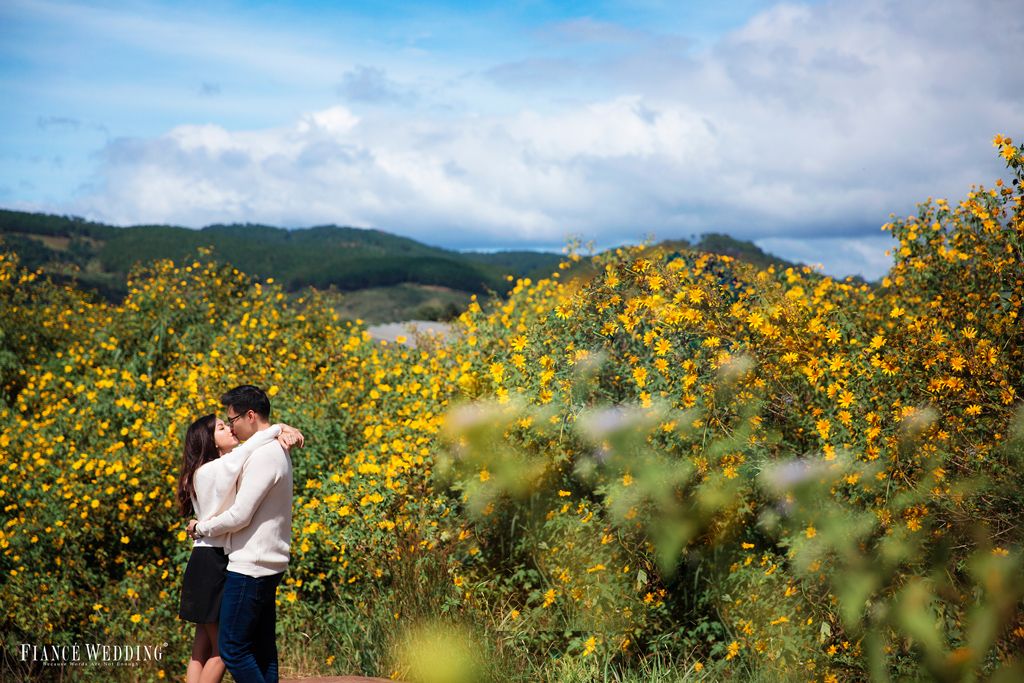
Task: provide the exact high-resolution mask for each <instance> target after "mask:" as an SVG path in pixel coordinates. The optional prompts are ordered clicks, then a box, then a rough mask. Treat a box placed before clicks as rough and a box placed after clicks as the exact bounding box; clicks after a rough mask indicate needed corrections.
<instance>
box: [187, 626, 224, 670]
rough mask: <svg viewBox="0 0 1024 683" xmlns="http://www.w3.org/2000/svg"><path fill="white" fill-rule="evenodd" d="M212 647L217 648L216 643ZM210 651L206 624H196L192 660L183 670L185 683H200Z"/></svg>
mask: <svg viewBox="0 0 1024 683" xmlns="http://www.w3.org/2000/svg"><path fill="white" fill-rule="evenodd" d="M212 647H213V648H216V647H217V641H213V643H212ZM211 651H212V649H211V643H210V634H209V633H208V632H207V629H206V624H196V637H195V639H194V640H193V641H192V659H191V661H189V663H188V669H186V670H185V683H200V678H201V676H202V674H203V667H204V665H205V664H206V662H207V660H208V659H210V653H211ZM218 659H219V658H218Z"/></svg>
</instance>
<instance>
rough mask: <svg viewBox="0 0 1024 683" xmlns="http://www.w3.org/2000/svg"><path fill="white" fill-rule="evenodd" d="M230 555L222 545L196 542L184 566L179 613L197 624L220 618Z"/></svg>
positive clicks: (208, 622)
mask: <svg viewBox="0 0 1024 683" xmlns="http://www.w3.org/2000/svg"><path fill="white" fill-rule="evenodd" d="M227 571H228V556H227V555H226V554H225V553H224V549H223V548H211V547H208V546H196V547H194V548H192V555H191V556H190V557H189V558H188V566H187V567H185V577H184V578H183V579H182V582H181V605H180V606H179V607H178V616H179V617H181V618H182V619H184V620H185V621H191V622H194V623H196V624H212V623H217V622H219V621H220V600H221V598H222V597H223V596H224V578H225V577H226V576H227Z"/></svg>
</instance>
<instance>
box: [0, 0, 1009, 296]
mask: <svg viewBox="0 0 1024 683" xmlns="http://www.w3.org/2000/svg"><path fill="white" fill-rule="evenodd" d="M1022 14H1024V13H1021V12H1020V11H1019V4H1018V2H1017V0H994V1H982V2H975V1H970V2H968V1H956V2H952V1H950V0H934V1H930V2H923V1H918V0H856V1H854V0H832V1H830V2H788V3H774V2H764V1H760V0H757V1H755V0H751V1H747V2H733V3H707V2H661V1H659V0H649V1H646V2H645V1H639V2H626V1H620V2H574V3H552V2H519V3H500V4H499V3H472V2H461V3H454V2H449V3H436V2H435V3H424V2H416V3H412V2H408V3H400V2H375V3H358V4H356V3H345V4H336V3H314V2H297V1H295V2H249V3H229V2H217V1H216V0H214V1H211V2H202V3H199V2H175V3H170V2H166V3H163V2H152V1H149V0H138V1H136V2H64V1H61V0H51V1H47V2H40V1H37V0H5V2H4V3H2V4H0V87H2V88H3V92H4V97H3V104H2V105H0V206H3V207H6V208H16V209H23V210H30V211H46V212H51V213H61V214H64V213H67V214H73V215H81V216H85V217H87V218H91V219H94V220H100V221H104V222H108V223H112V224H116V225H133V224H147V223H170V224H175V225H185V226H189V227H202V226H204V225H208V224H211V223H215V222H245V221H251V222H262V223H267V224H271V225H280V226H285V227H306V226H311V225H318V224H328V223H334V224H339V225H355V226H361V227H376V228H380V229H382V230H386V231H389V232H393V233H397V234H402V235H407V236H410V237H413V238H416V239H420V240H422V241H425V242H428V243H431V244H439V245H442V246H446V247H450V248H481V249H496V248H524V247H525V248H546V249H552V248H558V247H559V246H560V245H561V244H563V243H564V240H565V235H566V234H567V233H581V234H583V235H584V237H585V238H586V239H592V240H594V241H595V243H596V244H597V245H598V246H601V247H605V246H613V245H616V244H621V243H623V242H629V241H637V240H638V239H639V238H640V237H642V236H644V235H648V234H653V235H654V236H655V237H656V238H657V239H664V238H678V237H689V236H691V235H698V234H700V233H703V232H725V233H728V234H730V235H733V236H734V237H737V238H740V239H750V240H754V241H755V242H757V243H758V244H759V245H761V246H762V247H763V248H765V249H768V250H770V251H772V252H774V253H777V254H779V255H782V256H785V257H787V258H792V259H795V260H801V261H804V262H808V263H822V264H823V266H824V267H825V270H826V271H827V272H829V273H831V274H834V275H847V274H853V273H860V274H863V275H865V276H867V277H869V278H873V277H877V276H878V275H880V274H881V273H882V272H884V270H885V268H886V265H887V263H888V259H887V257H886V256H885V255H884V251H885V249H886V247H887V246H888V241H887V239H886V237H885V236H884V235H883V234H882V233H881V232H880V230H879V228H880V226H881V225H882V224H883V223H885V222H886V220H888V216H889V213H890V212H895V213H896V214H897V215H906V214H908V213H910V212H912V211H913V210H914V206H915V204H916V203H917V202H920V201H923V200H925V199H926V198H928V197H929V196H933V197H949V198H950V199H956V198H959V197H962V196H963V195H965V194H966V192H967V191H969V189H970V186H971V185H972V184H974V183H985V184H991V183H992V182H993V181H994V180H995V179H996V178H997V177H1000V176H1001V175H1002V173H1003V166H1002V165H1001V164H1000V163H999V160H998V158H997V157H996V155H995V153H994V150H993V149H992V147H991V140H992V138H993V136H994V135H995V134H997V133H1000V134H1003V135H1009V136H1012V137H1014V138H1022V137H1024V75H1022V73H1021V70H1020V69H1019V65H1020V64H1022V63H1024V47H1022V46H1024V19H1022V16H1021V15H1022Z"/></svg>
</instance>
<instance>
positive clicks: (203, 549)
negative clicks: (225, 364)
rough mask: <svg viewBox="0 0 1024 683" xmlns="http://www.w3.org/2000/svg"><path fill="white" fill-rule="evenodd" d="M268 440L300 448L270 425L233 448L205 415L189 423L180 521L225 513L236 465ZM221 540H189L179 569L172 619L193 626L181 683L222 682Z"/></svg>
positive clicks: (293, 437)
mask: <svg viewBox="0 0 1024 683" xmlns="http://www.w3.org/2000/svg"><path fill="white" fill-rule="evenodd" d="M274 439H277V440H278V441H279V442H280V443H281V445H282V446H283V447H284V448H286V449H287V448H291V447H292V446H293V445H298V446H301V445H302V443H303V438H302V434H301V433H300V432H298V431H297V430H295V429H292V428H291V427H288V426H287V425H274V426H272V427H270V428H269V429H265V430H263V431H262V432H256V434H254V435H253V436H252V438H250V439H249V440H248V441H246V442H245V443H244V444H242V445H241V446H239V444H238V439H237V438H236V437H235V435H234V433H233V432H232V431H231V427H230V426H228V424H227V423H226V422H224V421H223V420H221V419H220V418H218V417H217V416H215V415H206V416H205V417H201V418H199V419H198V420H196V421H195V422H193V423H192V425H191V426H190V427H189V428H188V431H187V432H186V433H185V454H184V458H183V460H182V466H181V476H180V477H179V479H178V506H179V510H180V512H181V514H182V516H183V517H190V516H192V515H193V514H194V515H195V517H196V518H197V519H199V520H205V519H209V518H211V517H213V516H215V515H218V514H220V513H221V512H224V511H225V510H227V509H228V508H230V507H231V504H232V503H233V502H234V499H235V485H236V483H237V481H238V475H239V473H241V471H242V465H244V464H245V461H246V459H247V458H248V457H249V455H251V454H252V452H253V451H255V450H256V449H257V448H259V447H260V446H263V445H265V444H268V443H270V442H271V441H273V440H274ZM226 540H227V538H226V536H215V537H210V538H200V539H196V540H195V541H193V544H192V555H191V556H190V557H189V560H188V566H187V567H186V568H185V576H184V578H183V580H182V586H181V605H180V607H179V609H178V616H179V617H180V618H181V619H183V620H185V621H191V622H194V623H195V625H196V635H195V639H194V641H193V643H192V660H191V661H190V662H189V664H188V670H187V671H186V673H185V680H186V683H217V682H219V681H220V680H221V678H223V677H224V671H225V669H226V666H225V664H224V662H223V661H222V660H221V658H220V653H219V651H218V649H217V631H218V629H217V625H218V622H219V621H220V603H221V596H222V595H223V592H224V578H225V575H226V572H227V565H228V558H227V554H226V553H225V552H224V542H225V541H226Z"/></svg>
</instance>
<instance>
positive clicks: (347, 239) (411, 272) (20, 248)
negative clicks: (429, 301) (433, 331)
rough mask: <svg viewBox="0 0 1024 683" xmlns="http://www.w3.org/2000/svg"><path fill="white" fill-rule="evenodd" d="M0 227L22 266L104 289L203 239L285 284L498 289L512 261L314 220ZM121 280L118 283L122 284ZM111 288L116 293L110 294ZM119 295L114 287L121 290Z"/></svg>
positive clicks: (26, 219)
mask: <svg viewBox="0 0 1024 683" xmlns="http://www.w3.org/2000/svg"><path fill="white" fill-rule="evenodd" d="M0 233H2V235H3V238H4V241H5V242H6V243H7V244H8V245H9V247H10V248H11V249H12V250H13V251H15V252H17V253H18V254H19V256H21V257H22V259H23V261H24V263H25V265H26V266H28V267H31V268H39V267H45V269H46V270H47V271H48V272H49V273H50V274H53V275H55V276H58V277H60V276H65V277H68V276H71V275H72V274H73V273H75V268H76V267H77V269H78V271H77V274H76V277H77V278H78V279H79V280H80V281H81V283H82V285H83V286H86V287H92V288H94V289H99V290H101V291H102V292H103V293H104V294H108V295H109V294H111V292H110V291H109V290H110V287H111V285H112V283H115V282H118V281H120V282H123V280H124V276H125V275H126V274H127V273H128V272H129V271H130V270H131V269H132V267H134V266H135V264H137V263H140V262H141V263H147V262H149V261H153V260H156V259H162V258H170V259H173V260H175V261H182V260H184V259H189V258H192V257H193V256H194V255H195V253H196V250H197V249H199V248H201V247H212V248H213V250H214V254H215V255H216V256H217V258H219V259H222V260H225V261H229V262H230V263H232V264H233V265H235V266H236V267H238V268H239V270H242V271H244V272H246V273H247V274H249V275H251V276H253V277H255V278H257V279H261V280H265V279H267V278H274V279H275V280H276V281H278V282H280V283H281V284H282V285H283V286H284V287H285V288H286V289H288V290H292V291H293V290H296V289H300V288H302V287H307V286H314V287H318V288H328V287H335V288H337V289H340V290H357V289H364V288H367V287H386V286H391V285H397V284H401V283H416V284H421V285H431V286H444V287H448V288H452V289H456V290H461V291H466V292H471V293H478V294H482V293H485V292H488V291H497V292H500V293H502V294H504V292H505V291H507V289H508V280H507V276H508V275H518V274H519V272H518V270H517V269H516V268H513V267H507V266H502V265H499V264H498V263H494V262H489V261H488V260H486V259H478V258H475V256H476V255H469V256H464V255H462V254H460V253H459V252H455V251H449V250H446V249H441V248H440V247H431V246H428V245H425V244H422V243H420V242H417V241H416V240H412V239H408V238H405V237H399V236H397V235H390V234H388V233H385V232H381V231H379V230H363V229H359V228H347V227H337V226H333V225H332V226H319V227H315V228H308V229H302V230H285V229H283V228H274V227H270V226H266V225H253V224H246V225H211V226H209V227H206V228H203V229H202V230H191V229H188V228H179V227H173V226H167V225H144V226H134V227H130V228H115V227H112V226H108V225H103V224H100V223H90V222H88V221H84V220H82V219H80V218H71V217H62V216H50V215H44V214H30V213H24V212H19V211H6V210H0ZM122 289H123V287H122ZM113 294H114V295H115V297H116V295H117V292H114V293H113ZM122 294H123V292H122Z"/></svg>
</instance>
